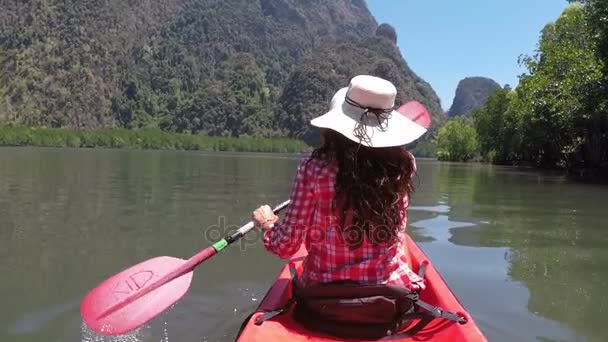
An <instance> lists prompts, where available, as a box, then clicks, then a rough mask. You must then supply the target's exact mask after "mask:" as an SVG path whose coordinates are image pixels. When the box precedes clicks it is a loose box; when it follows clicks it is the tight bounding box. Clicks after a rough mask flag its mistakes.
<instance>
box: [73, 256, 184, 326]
mask: <svg viewBox="0 0 608 342" xmlns="http://www.w3.org/2000/svg"><path fill="white" fill-rule="evenodd" d="M185 262H186V261H185V260H182V259H179V258H173V257H166V256H164V257H157V258H154V259H150V260H147V261H144V262H141V263H139V264H137V265H135V266H133V267H131V268H129V269H126V270H124V271H122V272H120V273H118V274H116V275H114V276H112V277H111V278H109V279H107V280H105V281H104V282H103V283H101V284H100V285H99V286H97V287H96V288H95V289H93V290H92V291H91V292H89V294H88V295H87V296H86V297H85V299H84V300H83V301H82V304H81V306H80V311H81V315H82V318H83V320H84V322H85V323H86V325H87V326H88V327H89V328H90V329H91V330H93V331H96V332H98V333H101V334H103V335H122V334H125V333H127V332H129V331H131V330H133V329H135V328H138V327H139V326H141V325H143V324H145V323H147V322H148V321H150V320H151V319H153V318H154V317H156V316H157V315H159V314H160V313H162V312H163V311H165V310H166V309H167V308H169V307H170V306H171V305H173V304H174V303H175V302H177V301H178V300H180V299H181V298H182V297H183V296H184V295H185V294H186V292H187V291H188V288H189V287H190V283H191V282H192V274H193V272H192V271H191V272H189V273H186V274H184V275H183V276H180V277H178V278H176V279H174V280H172V281H170V282H168V283H166V284H164V285H162V286H160V287H158V288H156V289H154V290H152V291H150V292H149V293H146V294H144V295H143V296H141V297H139V296H138V293H140V292H142V291H143V290H144V289H146V287H150V286H151V285H152V284H153V283H154V282H155V281H157V280H159V279H161V278H162V277H164V276H166V275H167V274H169V273H170V272H173V271H175V270H176V269H177V268H179V267H180V266H182V265H183V264H184V263H185Z"/></svg>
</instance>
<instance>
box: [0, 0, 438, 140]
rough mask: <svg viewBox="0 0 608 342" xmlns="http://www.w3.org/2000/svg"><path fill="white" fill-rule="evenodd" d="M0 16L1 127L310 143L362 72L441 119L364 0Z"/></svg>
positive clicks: (112, 4) (60, 6) (113, 2)
mask: <svg viewBox="0 0 608 342" xmlns="http://www.w3.org/2000/svg"><path fill="white" fill-rule="evenodd" d="M2 7H3V10H2V11H1V12H0V66H1V70H0V120H1V121H5V122H6V121H9V122H12V123H17V124H23V125H31V126H39V125H44V126H54V127H72V128H87V129H88V128H97V127H108V126H122V127H128V128H131V127H160V128H162V129H165V130H169V131H177V132H192V133H205V134H211V135H235V136H238V135H260V136H290V137H295V138H306V137H308V136H309V135H310V134H311V133H310V131H309V129H308V128H307V125H306V122H307V120H308V119H309V118H310V117H311V116H314V115H317V114H319V113H322V112H323V111H324V110H325V109H326V108H327V106H328V103H329V100H330V99H331V96H332V95H333V92H334V91H335V90H337V88H338V87H341V86H345V85H347V84H348V80H349V79H350V78H351V77H352V76H354V75H356V74H359V73H367V74H373V75H377V76H381V77H385V78H388V79H390V80H391V81H393V82H395V84H396V85H397V87H398V88H399V91H400V100H402V101H405V100H408V99H417V100H419V101H421V102H423V103H425V104H426V105H427V106H428V107H429V109H430V110H431V112H433V114H434V115H435V116H436V117H437V118H438V119H437V120H441V109H440V106H439V100H438V98H437V96H436V95H435V93H434V91H433V90H432V89H431V87H430V86H429V85H428V84H427V83H426V82H424V81H423V80H422V79H420V78H419V77H417V76H416V75H415V73H414V72H413V71H412V70H410V69H409V68H408V66H407V64H406V62H405V61H404V60H403V58H402V57H401V54H400V53H399V50H398V49H397V48H396V46H395V42H396V35H394V30H391V28H390V27H389V26H387V25H383V26H381V27H380V30H379V31H378V34H376V31H377V29H378V25H377V23H376V21H375V19H374V18H373V16H372V15H371V14H370V12H369V10H368V9H367V5H366V3H365V1H363V0H309V1H306V2H303V1H297V0H257V1H250V0H222V1H220V0H167V1H149V0H132V1H118V0H108V1H103V2H96V3H95V4H93V3H90V2H83V1H78V0H66V1H62V2H49V1H42V0H34V1H28V2H9V3H8V4H6V5H4V4H3V5H2Z"/></svg>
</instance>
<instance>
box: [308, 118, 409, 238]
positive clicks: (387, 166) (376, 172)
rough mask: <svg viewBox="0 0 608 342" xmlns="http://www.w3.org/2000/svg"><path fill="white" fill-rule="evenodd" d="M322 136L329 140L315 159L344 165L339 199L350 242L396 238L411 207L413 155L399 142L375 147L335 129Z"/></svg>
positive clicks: (336, 204)
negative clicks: (407, 200) (407, 199)
mask: <svg viewBox="0 0 608 342" xmlns="http://www.w3.org/2000/svg"><path fill="white" fill-rule="evenodd" d="M321 134H322V135H323V138H324V139H323V144H322V145H321V146H320V147H319V148H317V149H315V150H314V151H313V153H312V158H314V159H317V160H321V161H324V162H328V163H336V165H337V166H338V173H337V176H336V184H335V192H336V196H335V198H334V201H333V203H334V209H336V212H337V213H338V215H339V217H340V223H341V224H340V228H341V229H342V236H343V238H344V241H345V242H346V243H347V244H348V245H349V246H350V247H352V248H358V247H360V246H361V244H362V243H363V241H364V240H365V239H367V240H368V241H369V242H370V243H372V244H373V245H378V244H383V243H391V242H393V241H394V239H396V238H397V232H398V230H399V229H401V224H402V220H403V215H405V210H406V209H407V208H405V203H404V200H403V199H404V196H409V195H410V193H412V192H413V191H414V184H413V181H412V173H413V171H414V159H413V157H412V156H411V154H409V153H408V152H407V151H406V150H405V149H404V148H402V147H399V146H397V147H385V148H370V147H366V146H364V145H361V144H357V143H355V142H353V141H351V140H349V139H347V138H346V137H344V136H343V135H341V134H340V133H337V132H335V131H332V130H323V131H322V132H321ZM349 211H350V213H351V214H352V216H351V217H352V222H350V223H349V224H348V225H347V221H346V218H347V216H348V213H349Z"/></svg>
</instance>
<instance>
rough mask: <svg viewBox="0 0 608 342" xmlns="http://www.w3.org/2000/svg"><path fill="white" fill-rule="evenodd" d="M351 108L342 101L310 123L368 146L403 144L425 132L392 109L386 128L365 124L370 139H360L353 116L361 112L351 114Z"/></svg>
mask: <svg viewBox="0 0 608 342" xmlns="http://www.w3.org/2000/svg"><path fill="white" fill-rule="evenodd" d="M352 110H353V109H352V107H351V106H350V105H348V104H346V103H345V102H344V103H342V104H341V105H340V104H339V105H337V106H335V107H334V108H333V109H332V110H330V111H329V112H327V113H326V114H324V115H321V116H319V117H317V118H314V119H312V120H311V121H310V123H311V125H313V126H315V127H319V128H327V129H331V130H334V131H336V132H338V133H340V134H342V135H343V136H345V137H346V138H348V139H350V140H352V141H354V142H356V143H361V144H362V145H365V146H368V147H392V146H404V145H407V144H410V143H412V142H414V141H416V140H417V139H419V138H420V137H421V136H422V135H424V134H425V133H426V132H427V129H426V128H424V127H423V126H421V125H418V124H417V123H415V122H414V121H412V120H410V119H408V118H406V117H405V116H403V115H402V114H400V113H399V112H397V111H393V112H392V113H391V116H390V119H388V123H387V125H386V127H385V128H386V129H383V130H381V129H380V128H379V127H373V126H366V129H367V136H369V137H370V139H369V140H370V141H365V140H360V139H359V138H357V137H356V136H355V134H354V130H355V128H356V126H357V123H358V121H357V120H355V119H354V118H355V117H360V115H361V114H358V115H353V113H352ZM346 111H351V113H349V114H348V115H347V114H345V112H346Z"/></svg>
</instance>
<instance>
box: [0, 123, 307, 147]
mask: <svg viewBox="0 0 608 342" xmlns="http://www.w3.org/2000/svg"><path fill="white" fill-rule="evenodd" d="M0 146H5V147H9V146H12V147H19V146H23V147H25V146H30V147H56V148H57V147H58V148H61V147H69V148H112V149H134V150H181V151H208V152H215V151H220V152H271V153H301V152H307V151H310V150H311V147H310V146H309V145H308V144H306V143H305V142H303V141H301V140H295V139H286V138H258V137H240V138H236V137H214V136H207V135H195V134H184V133H171V132H164V131H161V130H159V129H133V130H129V129H110V128H103V129H96V130H73V129H66V128H41V127H22V126H0Z"/></svg>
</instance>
